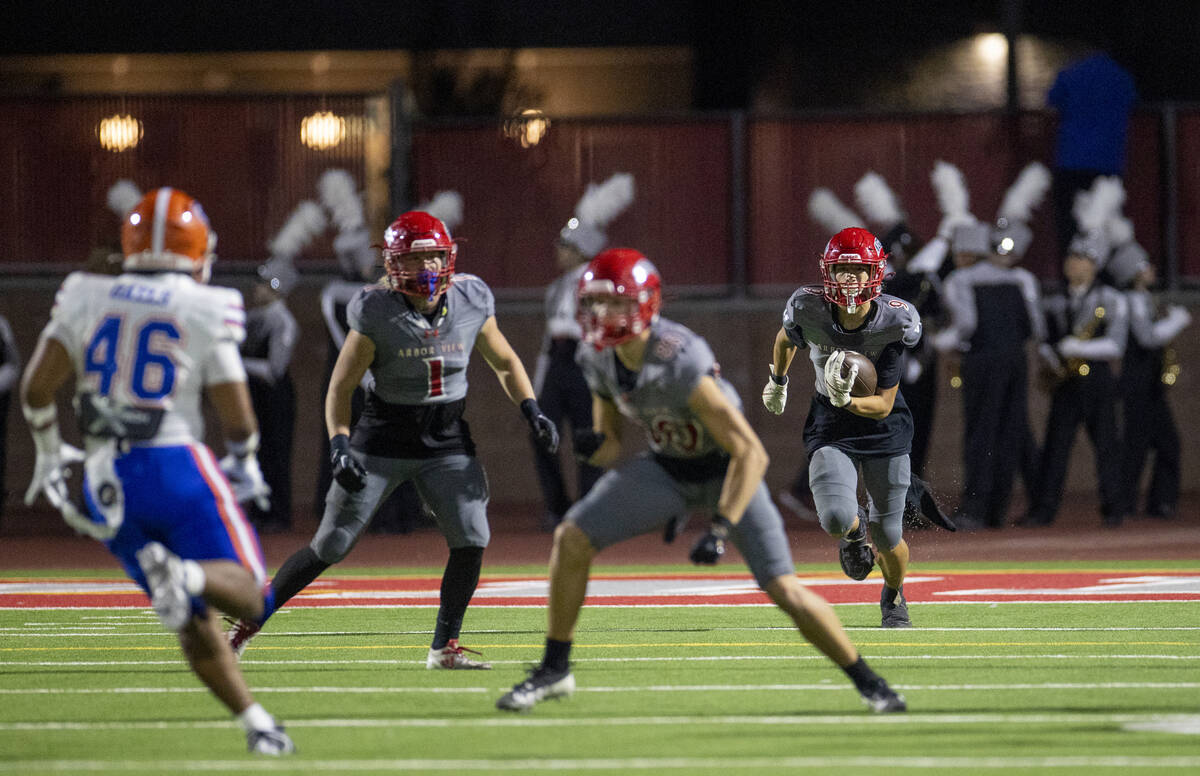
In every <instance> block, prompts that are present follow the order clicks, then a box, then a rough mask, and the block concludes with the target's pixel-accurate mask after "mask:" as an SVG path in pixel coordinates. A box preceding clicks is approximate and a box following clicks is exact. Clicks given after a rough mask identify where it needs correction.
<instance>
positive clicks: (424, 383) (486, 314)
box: [346, 274, 496, 405]
mask: <svg viewBox="0 0 1200 776" xmlns="http://www.w3.org/2000/svg"><path fill="white" fill-rule="evenodd" d="M495 314H496V301H495V298H494V297H493V296H492V291H491V289H489V288H488V287H487V284H486V283H484V282H483V281H482V280H481V279H480V278H478V277H476V276H475V275H467V274H456V275H454V277H453V278H452V279H451V281H450V285H449V287H448V288H447V289H446V293H445V295H444V297H443V299H442V304H441V306H440V308H439V309H438V312H437V315H436V317H435V318H434V319H433V322H432V323H430V322H429V321H428V320H427V319H426V318H425V316H424V315H422V314H421V313H419V312H417V311H416V310H415V309H413V307H412V305H410V304H409V303H408V302H407V300H405V298H404V296H403V295H402V294H399V293H396V292H393V291H391V290H389V289H388V288H385V287H384V286H381V285H374V286H367V287H366V288H363V289H362V290H361V291H359V292H358V293H357V294H355V296H354V298H353V299H352V300H350V306H349V307H348V308H347V311H346V317H347V319H348V321H349V324H350V328H352V329H354V330H355V331H357V332H359V333H361V334H363V335H365V336H367V337H369V338H370V339H371V341H372V342H373V343H375V360H374V361H372V362H371V374H372V375H373V376H374V382H373V384H372V386H371V391H372V392H373V393H375V394H376V395H377V396H379V397H380V398H381V399H383V400H384V401H386V402H388V403H389V404H406V405H414V404H441V403H446V402H452V401H459V400H461V399H464V398H466V395H467V364H468V362H469V361H470V358H471V351H472V350H473V349H474V347H475V338H476V337H477V336H478V335H479V330H480V329H481V328H483V324H484V323H485V322H486V321H487V319H488V318H490V317H492V316H493V315H495Z"/></svg>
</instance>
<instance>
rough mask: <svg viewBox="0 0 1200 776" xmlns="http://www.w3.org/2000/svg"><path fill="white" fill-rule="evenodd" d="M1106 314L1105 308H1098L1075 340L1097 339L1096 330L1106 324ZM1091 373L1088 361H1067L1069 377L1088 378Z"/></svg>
mask: <svg viewBox="0 0 1200 776" xmlns="http://www.w3.org/2000/svg"><path fill="white" fill-rule="evenodd" d="M1106 314H1107V313H1106V312H1105V310H1104V308H1103V307H1097V308H1096V309H1095V311H1094V312H1093V313H1092V317H1091V318H1089V319H1088V322H1087V324H1085V325H1084V327H1083V328H1082V329H1080V330H1079V332H1078V333H1077V334H1076V335H1075V338H1076V339H1081V340H1090V339H1091V338H1092V337H1095V336H1096V330H1097V329H1099V328H1100V324H1101V323H1103V322H1104V316H1105V315H1106ZM1091 371H1092V368H1091V367H1090V366H1088V362H1087V360H1086V359H1082V358H1068V359H1067V374H1066V376H1067V377H1075V376H1076V375H1078V376H1079V377H1087V376H1088V374H1089V373H1090V372H1091Z"/></svg>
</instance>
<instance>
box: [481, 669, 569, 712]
mask: <svg viewBox="0 0 1200 776" xmlns="http://www.w3.org/2000/svg"><path fill="white" fill-rule="evenodd" d="M574 692H575V675H574V674H572V673H571V669H569V668H568V669H567V670H565V671H555V670H554V669H552V668H547V667H545V666H538V667H537V668H535V669H533V670H532V671H530V672H529V676H528V678H526V679H525V681H523V682H520V683H518V684H516V685H514V686H513V688H512V689H511V690H509V691H508V692H506V693H505V694H504V695H502V696H500V700H498V701H496V708H498V709H503V710H504V711H529V710H530V709H532V708H533V707H534V706H536V705H537V704H539V703H541V702H542V701H545V700H550V699H551V698H566V697H568V696H570V695H571V694H572V693H574Z"/></svg>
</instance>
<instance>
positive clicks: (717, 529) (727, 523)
mask: <svg viewBox="0 0 1200 776" xmlns="http://www.w3.org/2000/svg"><path fill="white" fill-rule="evenodd" d="M731 528H733V521H732V520H730V519H729V518H728V517H725V515H723V514H721V513H720V512H716V513H714V514H713V516H712V527H711V529H710V530H711V531H712V532H713V534H715V535H716V536H718V537H720V538H722V539H724V538H725V537H726V536H728V535H729V529H731Z"/></svg>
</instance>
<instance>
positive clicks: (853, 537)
mask: <svg viewBox="0 0 1200 776" xmlns="http://www.w3.org/2000/svg"><path fill="white" fill-rule="evenodd" d="M867 521H868V519H867V510H865V509H863V508H862V507H859V508H858V527H857V528H855V529H854V530H853V531H850V532H848V533H847V534H846V541H848V542H865V541H866V540H867Z"/></svg>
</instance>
